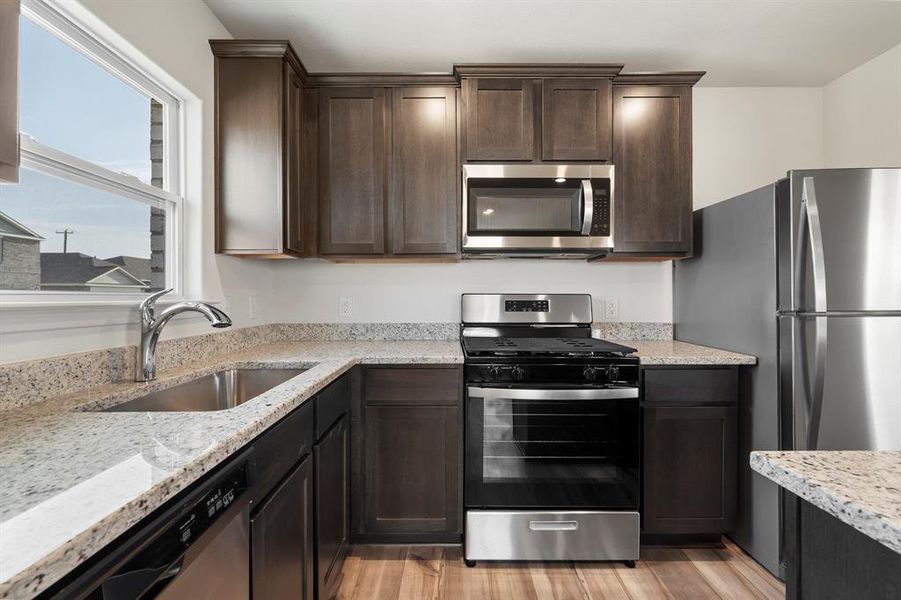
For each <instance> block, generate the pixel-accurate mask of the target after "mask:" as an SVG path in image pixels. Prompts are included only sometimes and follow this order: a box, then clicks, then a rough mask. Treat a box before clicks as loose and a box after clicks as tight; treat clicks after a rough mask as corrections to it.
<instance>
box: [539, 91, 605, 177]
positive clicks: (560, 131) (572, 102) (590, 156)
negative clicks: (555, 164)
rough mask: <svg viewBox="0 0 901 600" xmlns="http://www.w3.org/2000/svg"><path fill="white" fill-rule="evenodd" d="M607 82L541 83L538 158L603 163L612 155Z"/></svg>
mask: <svg viewBox="0 0 901 600" xmlns="http://www.w3.org/2000/svg"><path fill="white" fill-rule="evenodd" d="M612 107H613V100H612V85H611V82H610V79H593V78H591V79H545V80H544V81H543V82H542V101H541V115H542V121H541V123H542V124H541V158H542V160H546V161H566V160H594V161H607V160H610V158H611V157H612V155H613V139H612V132H613V123H612V119H613V109H612Z"/></svg>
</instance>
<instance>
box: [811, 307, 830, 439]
mask: <svg viewBox="0 0 901 600" xmlns="http://www.w3.org/2000/svg"><path fill="white" fill-rule="evenodd" d="M813 324H814V334H815V341H814V344H815V345H814V350H813V363H814V367H813V368H814V372H813V390H812V394H811V396H810V398H811V402H810V406H809V412H808V418H807V450H816V449H817V438H818V437H819V434H820V416H821V415H822V414H823V394H825V393H826V385H825V384H826V347H827V344H828V341H829V338H828V333H829V329H828V327H829V319H828V318H827V317H820V316H816V317H814V318H813Z"/></svg>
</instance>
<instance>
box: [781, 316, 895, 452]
mask: <svg viewBox="0 0 901 600" xmlns="http://www.w3.org/2000/svg"><path fill="white" fill-rule="evenodd" d="M779 329H780V355H781V360H780V363H781V364H780V371H781V372H780V379H781V382H782V387H781V393H780V396H781V397H782V398H783V402H784V404H783V408H784V409H785V410H784V413H783V416H784V420H783V426H784V429H783V434H784V435H783V437H784V445H785V446H786V447H787V448H794V449H796V450H901V392H899V390H901V317H880V316H848V317H824V316H806V317H803V316H802V317H780V318H779Z"/></svg>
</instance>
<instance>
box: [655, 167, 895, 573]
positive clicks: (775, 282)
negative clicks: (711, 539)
mask: <svg viewBox="0 0 901 600" xmlns="http://www.w3.org/2000/svg"><path fill="white" fill-rule="evenodd" d="M694 219H695V244H694V252H695V256H694V257H693V258H690V259H686V260H682V261H675V263H674V275H673V321H674V335H675V337H676V339H679V340H684V341H688V342H694V343H698V344H705V345H709V346H714V347H718V348H723V349H728V350H734V351H738V352H745V353H748V354H753V355H755V356H757V357H758V361H759V362H758V364H757V366H756V367H753V368H750V369H746V370H745V372H744V373H743V374H742V377H741V398H740V404H739V428H740V431H739V444H740V453H739V460H740V465H739V467H740V471H739V472H740V477H739V519H738V526H737V528H736V530H735V532H734V533H733V534H732V536H731V537H733V539H734V540H735V541H736V542H737V543H738V544H739V545H740V546H741V547H742V548H744V549H745V550H746V551H747V552H748V553H749V554H751V555H752V556H753V557H754V558H755V559H757V561H758V562H760V563H761V564H763V565H764V566H765V567H766V568H767V569H769V570H770V571H771V572H773V573H775V574H780V573H781V569H780V550H781V545H782V542H781V538H782V533H783V532H782V530H781V523H780V512H781V511H780V494H779V491H778V489H777V487H776V486H775V485H774V484H772V483H770V482H768V481H767V480H765V479H764V478H763V477H760V476H758V475H755V474H753V473H752V472H751V470H750V468H749V467H748V465H747V460H748V453H749V452H750V451H751V450H773V449H799V450H802V449H817V450H857V449H872V450H901V169H824V170H804V171H789V172H788V174H787V177H786V178H785V179H781V180H779V181H777V182H775V183H773V184H772V185H768V186H766V187H762V188H760V189H757V190H754V191H752V192H748V193H746V194H743V195H741V196H737V197H735V198H731V199H729V200H725V201H723V202H720V203H718V204H714V205H711V206H708V207H705V208H702V209H699V210H697V211H695V213H694Z"/></svg>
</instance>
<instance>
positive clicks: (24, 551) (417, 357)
mask: <svg viewBox="0 0 901 600" xmlns="http://www.w3.org/2000/svg"><path fill="white" fill-rule="evenodd" d="M439 333H440V332H439ZM253 334H254V335H259V332H254V333H253ZM291 334H292V335H293V332H292V333H291ZM201 338H202V339H201ZM207 338H209V339H207ZM217 339H218V338H216V337H213V336H197V339H196V340H193V341H192V340H187V341H179V342H178V343H179V344H180V345H181V346H184V352H181V351H180V354H179V355H180V356H183V357H185V359H187V357H188V356H189V355H190V354H191V353H190V352H189V349H190V348H192V347H194V348H195V350H196V351H197V352H196V354H195V356H196V357H197V360H195V361H194V362H191V363H187V364H178V363H177V362H176V361H175V360H174V359H173V360H172V361H171V362H170V363H169V364H168V366H167V367H166V368H165V370H161V371H160V376H159V378H158V379H157V380H156V381H153V382H150V383H144V384H136V383H130V382H129V383H109V382H106V383H102V384H94V385H92V386H91V387H88V388H87V389H84V385H83V384H84V382H80V385H77V386H73V387H70V386H68V385H67V383H68V382H66V381H58V382H54V383H53V385H49V383H48V381H49V378H50V377H51V376H52V377H60V376H61V375H60V374H61V373H64V372H68V371H65V370H60V369H70V367H71V365H69V364H68V362H67V359H66V357H59V358H55V359H52V361H55V362H56V363H59V368H57V367H56V366H54V368H53V369H49V370H48V369H42V368H40V367H41V366H40V365H37V364H36V365H31V364H25V363H19V364H15V365H10V366H9V367H8V368H7V370H6V371H5V374H6V375H5V376H6V380H5V383H8V384H10V385H12V386H17V385H18V386H19V387H17V388H16V389H21V390H22V393H23V394H25V395H30V396H29V402H28V403H27V404H25V405H23V406H21V407H20V408H12V409H9V410H5V411H0V473H2V476H3V485H0V598H17V599H18V598H27V597H31V596H33V595H35V594H37V593H39V592H40V591H41V590H44V589H46V588H47V587H48V586H50V585H52V584H53V583H54V582H55V581H57V580H58V579H59V578H61V577H62V576H64V575H65V574H66V573H68V572H69V571H71V570H72V569H73V568H75V567H76V566H78V565H79V564H81V563H82V562H84V561H85V560H86V559H87V558H89V557H90V556H92V555H93V554H94V553H96V552H97V551H98V550H100V549H101V548H103V547H104V546H105V545H107V544H108V543H109V542H111V541H112V540H114V539H115V538H116V537H117V536H119V535H121V534H122V533H123V532H125V531H127V530H128V529H129V528H130V527H132V526H133V525H135V524H137V523H138V522H139V521H141V520H142V519H143V518H144V517H146V516H147V515H149V514H150V513H151V512H153V510H154V509H156V508H157V507H159V506H160V505H162V504H163V503H164V502H166V501H167V500H168V499H170V498H172V497H173V496H175V495H176V494H177V493H179V492H180V491H181V490H183V489H185V488H186V487H187V486H189V485H190V484H192V483H193V482H194V481H196V480H197V479H198V478H200V477H201V476H202V475H203V474H204V473H206V472H207V471H209V470H210V469H212V468H213V467H215V466H216V465H218V464H219V463H221V462H222V461H223V460H225V459H226V458H227V457H229V456H231V455H232V454H234V453H235V452H236V451H238V450H240V449H241V448H242V447H244V446H245V445H246V444H247V443H249V442H250V441H251V440H252V439H253V438H255V437H256V436H257V435H259V434H260V433H262V432H263V431H265V430H266V429H267V428H268V427H270V426H271V425H273V424H274V423H275V422H276V421H278V420H279V419H280V418H282V417H283V416H285V415H286V414H288V413H289V412H290V411H291V410H293V409H294V408H296V407H297V406H300V405H301V404H302V403H304V402H305V401H307V400H308V399H309V398H311V397H312V396H313V395H315V394H316V393H317V392H319V391H320V390H322V389H323V388H324V387H325V386H327V385H328V384H329V383H331V382H332V381H334V380H335V379H336V378H337V377H339V376H340V375H342V374H343V373H345V372H346V371H348V370H349V369H350V368H352V367H353V366H354V365H357V364H459V363H462V362H463V354H462V351H461V348H460V343H459V341H436V340H434V341H409V340H407V341H279V342H276V343H268V344H265V343H264V344H262V345H260V344H257V345H253V346H248V345H247V344H246V343H245V342H244V341H242V340H241V339H240V338H237V337H235V339H231V338H222V339H227V340H230V341H229V344H228V345H226V346H225V347H224V348H223V350H225V351H226V352H227V353H226V354H219V355H218V356H209V355H208V354H207V349H206V347H205V346H202V347H199V348H198V347H197V346H198V344H200V343H201V342H202V343H204V344H205V343H206V342H208V341H209V340H217ZM254 339H256V338H254ZM621 343H623V344H625V345H628V346H631V347H633V348H636V349H637V350H638V355H639V356H640V358H641V362H642V364H679V365H688V364H702V365H737V364H754V362H755V359H754V357H750V356H746V355H742V354H735V353H732V352H725V351H721V350H715V349H712V348H705V347H703V346H696V345H693V344H687V343H684V342H674V341H671V340H669V341H635V340H626V341H622V342H621ZM120 354H121V353H120ZM75 356H76V359H78V360H76V364H77V365H78V366H79V369H81V370H83V372H84V376H85V377H86V378H87V379H90V380H92V381H93V379H92V377H93V375H91V373H90V371H91V369H95V368H102V369H106V368H110V366H109V364H108V363H101V364H100V365H98V364H96V363H92V362H91V361H89V360H86V359H85V360H80V359H82V358H85V356H86V354H84V355H75ZM123 356H124V355H123ZM79 361H80V362H79ZM35 362H39V361H35ZM123 364H124V362H123ZM121 367H122V365H119V366H117V367H116V368H117V369H119V368H121ZM230 367H290V368H299V367H309V370H307V371H305V372H304V373H301V374H300V375H298V376H296V377H294V378H292V379H290V380H288V381H287V382H285V383H283V384H281V385H279V386H277V387H275V388H273V389H272V390H269V391H268V392H266V393H265V394H263V395H261V396H259V397H257V398H255V399H253V400H251V401H249V402H247V403H245V404H242V405H240V406H238V407H236V408H234V409H230V410H227V411H218V412H204V413H190V412H184V413H162V412H160V413H102V412H91V411H94V410H98V409H102V408H105V407H109V406H112V405H115V404H118V403H121V402H124V401H126V400H130V399H132V398H134V397H137V396H141V395H143V394H145V393H148V392H151V391H155V390H158V389H163V388H166V387H170V386H172V385H176V384H178V383H182V382H185V381H189V380H192V379H194V378H196V377H199V376H202V375H206V374H208V373H212V372H215V371H218V370H220V369H224V368H230ZM117 372H118V371H117ZM126 372H127V371H126ZM45 374H46V376H45ZM18 376H22V377H23V378H24V377H26V376H27V383H26V384H21V385H19V384H18V383H17V382H18V380H17V377H18ZM117 377H122V374H121V373H119V374H118V375H117ZM102 380H104V381H108V379H102ZM66 389H68V390H69V392H70V393H68V394H66V395H56V394H59V393H60V390H66ZM42 391H43V393H44V396H41V397H38V399H37V400H32V396H37V395H38V394H39V393H41V392H42ZM51 395H53V396H54V397H52V398H49V399H48V398H47V396H51ZM13 401H16V399H15V398H13Z"/></svg>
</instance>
